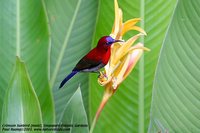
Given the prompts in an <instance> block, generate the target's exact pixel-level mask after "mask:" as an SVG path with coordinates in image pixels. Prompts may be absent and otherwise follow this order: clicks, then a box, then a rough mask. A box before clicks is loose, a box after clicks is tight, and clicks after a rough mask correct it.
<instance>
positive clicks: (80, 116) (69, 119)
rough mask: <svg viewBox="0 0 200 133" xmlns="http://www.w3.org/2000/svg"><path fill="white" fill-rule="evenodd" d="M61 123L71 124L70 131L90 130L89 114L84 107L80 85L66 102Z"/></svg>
mask: <svg viewBox="0 0 200 133" xmlns="http://www.w3.org/2000/svg"><path fill="white" fill-rule="evenodd" d="M59 123H62V124H68V125H71V126H72V127H71V128H70V133H88V132H89V128H88V121H87V115H86V112H85V109H84V105H83V100H82V95H81V90H80V87H79V88H78V89H77V90H76V91H75V92H74V94H73V95H71V97H70V99H69V100H68V101H67V102H66V105H65V107H64V110H63V112H62V113H61V117H60V120H59Z"/></svg>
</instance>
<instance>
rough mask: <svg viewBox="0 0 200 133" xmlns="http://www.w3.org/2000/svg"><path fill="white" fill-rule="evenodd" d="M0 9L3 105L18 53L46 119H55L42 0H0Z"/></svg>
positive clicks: (48, 121) (0, 94) (0, 77)
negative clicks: (49, 81) (49, 79)
mask: <svg viewBox="0 0 200 133" xmlns="http://www.w3.org/2000/svg"><path fill="white" fill-rule="evenodd" d="M0 10H1V12H0V18H1V21H0V29H1V30H0V41H1V44H0V47H1V48H0V68H1V70H0V73H1V74H0V90H1V93H0V107H2V103H3V99H4V95H5V91H6V88H7V87H8V81H9V80H10V77H11V72H12V70H13V67H14V63H15V58H16V55H17V56H19V57H20V58H21V59H22V60H23V61H24V62H25V63H26V66H27V71H28V73H29V75H30V79H31V82H32V84H33V87H34V89H35V92H36V94H37V96H38V99H39V102H40V106H41V110H42V117H43V120H44V123H53V121H54V108H53V101H52V94H51V91H50V88H49V84H48V49H49V48H48V47H49V46H48V45H49V35H48V34H49V31H48V25H47V19H46V13H45V11H44V7H43V4H42V1H41V0H28V1H27V0H1V1H0ZM0 113H1V112H0Z"/></svg>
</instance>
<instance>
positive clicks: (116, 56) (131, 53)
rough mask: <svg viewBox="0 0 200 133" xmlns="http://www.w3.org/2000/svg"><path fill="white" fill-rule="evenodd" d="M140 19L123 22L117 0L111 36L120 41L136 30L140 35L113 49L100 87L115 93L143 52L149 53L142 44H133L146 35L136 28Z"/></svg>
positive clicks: (102, 75)
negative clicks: (125, 35)
mask: <svg viewBox="0 0 200 133" xmlns="http://www.w3.org/2000/svg"><path fill="white" fill-rule="evenodd" d="M140 20H141V19H140V18H135V19H131V20H128V21H126V22H125V23H123V22H122V11H121V9H120V8H119V7H118V3H117V0H115V22H114V26H113V29H112V33H111V34H110V36H112V37H113V38H115V39H117V40H119V39H122V37H123V35H124V34H125V33H126V32H128V31H130V30H136V31H139V32H140V33H139V34H137V35H135V36H133V37H131V38H130V39H128V40H127V41H126V42H118V43H115V44H113V46H112V47H111V57H110V61H109V63H108V64H107V65H106V66H105V71H104V72H103V73H102V74H101V76H100V77H99V78H98V82H99V84H100V85H102V86H105V87H106V88H109V89H113V91H115V90H116V89H117V87H118V85H119V84H120V83H121V82H122V81H123V80H124V79H125V78H126V77H127V76H128V75H129V73H130V72H131V70H132V69H133V68H134V66H135V64H136V63H137V61H138V60H139V58H140V57H141V55H142V53H143V50H147V51H149V49H148V48H146V47H144V46H143V44H142V43H137V44H136V45H134V46H132V44H133V43H134V42H135V41H136V40H137V39H138V38H139V37H141V36H143V35H146V32H145V31H144V30H143V29H142V28H140V27H138V26H135V24H136V23H137V22H139V21H140Z"/></svg>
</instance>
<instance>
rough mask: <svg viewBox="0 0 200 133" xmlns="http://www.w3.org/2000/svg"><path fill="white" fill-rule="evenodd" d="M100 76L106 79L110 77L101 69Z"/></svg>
mask: <svg viewBox="0 0 200 133" xmlns="http://www.w3.org/2000/svg"><path fill="white" fill-rule="evenodd" d="M98 78H101V79H102V78H103V79H104V78H106V80H107V79H108V77H107V75H106V74H105V73H104V72H101V71H99V76H98Z"/></svg>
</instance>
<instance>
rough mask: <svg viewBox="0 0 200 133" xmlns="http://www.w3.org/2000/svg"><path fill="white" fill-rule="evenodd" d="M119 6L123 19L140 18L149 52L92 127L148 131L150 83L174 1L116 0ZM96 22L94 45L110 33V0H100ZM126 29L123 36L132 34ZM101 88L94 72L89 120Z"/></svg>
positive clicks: (111, 18)
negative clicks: (145, 33)
mask: <svg viewBox="0 0 200 133" xmlns="http://www.w3.org/2000/svg"><path fill="white" fill-rule="evenodd" d="M118 2H119V7H120V8H122V11H123V18H124V21H125V20H128V19H132V18H142V22H141V23H140V24H138V26H140V27H142V28H144V29H145V31H146V32H147V36H146V37H144V38H142V39H141V40H140V42H143V43H144V44H145V46H146V47H148V48H150V49H151V51H150V52H145V54H144V56H143V57H142V58H141V60H140V62H139V63H138V64H137V65H136V67H135V69H134V70H133V72H132V73H131V74H130V75H129V77H128V78H127V79H126V80H125V81H124V83H123V84H121V85H120V87H119V89H118V90H117V92H116V94H115V95H113V97H112V98H111V99H110V101H109V102H108V104H107V105H106V106H105V108H104V110H103V112H102V114H101V116H100V118H99V120H98V122H97V125H96V128H95V131H94V132H95V133H98V132H99V133H101V132H115V133H121V132H131V133H143V132H147V129H148V125H149V117H150V116H149V112H150V104H151V92H152V86H153V85H152V83H153V79H154V72H155V67H156V64H157V59H158V55H159V51H160V47H161V44H162V42H163V39H164V36H165V32H166V29H167V26H168V24H169V22H170V18H171V15H172V12H173V9H174V6H175V3H176V0H169V1H166V0H157V1H151V0H146V1H144V0H141V1H138V0H132V1H130V0H118ZM99 5H100V7H99V12H98V15H99V16H98V21H97V27H96V33H95V37H94V45H96V43H97V41H98V39H99V37H101V36H103V35H109V34H110V32H111V29H112V25H113V22H114V9H113V7H114V5H113V1H112V0H111V1H105V0H100V4H99ZM135 34H136V32H129V33H127V34H126V35H125V37H124V39H128V38H129V37H131V36H133V35H135ZM103 91H104V90H103V88H102V87H99V85H98V83H97V79H96V77H95V75H92V76H91V77H90V92H91V94H90V98H89V99H90V101H89V102H90V110H91V113H90V122H91V120H92V118H93V117H94V114H95V113H96V111H97V108H98V106H99V103H100V101H101V98H102V93H103Z"/></svg>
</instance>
